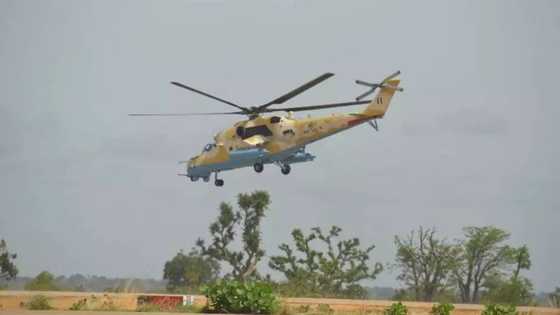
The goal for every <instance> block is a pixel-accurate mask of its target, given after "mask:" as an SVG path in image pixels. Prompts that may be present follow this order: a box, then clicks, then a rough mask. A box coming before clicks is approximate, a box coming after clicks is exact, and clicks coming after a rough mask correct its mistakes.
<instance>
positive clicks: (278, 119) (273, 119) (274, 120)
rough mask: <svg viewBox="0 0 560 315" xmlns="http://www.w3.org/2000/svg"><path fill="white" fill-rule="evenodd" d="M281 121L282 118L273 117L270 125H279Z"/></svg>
mask: <svg viewBox="0 0 560 315" xmlns="http://www.w3.org/2000/svg"><path fill="white" fill-rule="evenodd" d="M280 120H281V118H280V117H278V116H272V117H270V123H271V124H277V123H279V122H280Z"/></svg>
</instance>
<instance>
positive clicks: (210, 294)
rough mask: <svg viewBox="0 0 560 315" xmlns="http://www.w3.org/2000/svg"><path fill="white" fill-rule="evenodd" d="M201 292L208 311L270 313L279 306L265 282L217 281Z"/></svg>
mask: <svg viewBox="0 0 560 315" xmlns="http://www.w3.org/2000/svg"><path fill="white" fill-rule="evenodd" d="M202 292H203V293H204V295H206V297H207V298H208V305H207V310H208V311H210V312H217V313H238V314H271V313H273V312H275V311H276V310H277V309H278V307H279V302H278V300H277V299H276V297H275V296H274V294H273V293H272V288H271V286H270V284H268V283H265V282H256V281H255V282H239V281H219V282H216V283H214V284H211V285H208V286H206V287H205V288H203V289H202Z"/></svg>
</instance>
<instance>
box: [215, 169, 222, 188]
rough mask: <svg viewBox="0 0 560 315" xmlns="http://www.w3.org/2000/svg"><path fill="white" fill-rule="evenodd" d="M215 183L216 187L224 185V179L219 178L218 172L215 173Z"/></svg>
mask: <svg viewBox="0 0 560 315" xmlns="http://www.w3.org/2000/svg"><path fill="white" fill-rule="evenodd" d="M214 174H215V175H214V185H216V187H222V186H224V180H223V179H220V178H218V172H216V173H214Z"/></svg>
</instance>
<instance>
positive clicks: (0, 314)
mask: <svg viewBox="0 0 560 315" xmlns="http://www.w3.org/2000/svg"><path fill="white" fill-rule="evenodd" d="M71 314H72V315H73V314H75V315H131V314H135V313H132V312H113V311H110V312H103V311H23V310H18V311H0V315H71ZM137 314H142V313H137ZM146 314H150V315H177V313H146ZM181 314H185V313H181ZM198 315H200V314H198Z"/></svg>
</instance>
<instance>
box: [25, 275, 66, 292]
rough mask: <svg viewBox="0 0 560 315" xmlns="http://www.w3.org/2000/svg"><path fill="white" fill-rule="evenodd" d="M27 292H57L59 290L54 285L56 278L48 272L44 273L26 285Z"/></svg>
mask: <svg viewBox="0 0 560 315" xmlns="http://www.w3.org/2000/svg"><path fill="white" fill-rule="evenodd" d="M24 288H25V290H29V291H57V290H59V288H58V287H57V286H56V285H55V283H54V276H53V275H52V274H51V273H50V272H48V271H43V272H41V273H40V274H38V275H37V276H36V277H35V278H34V279H33V280H31V281H29V282H28V283H26V284H25V287H24Z"/></svg>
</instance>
